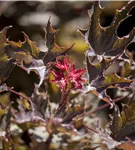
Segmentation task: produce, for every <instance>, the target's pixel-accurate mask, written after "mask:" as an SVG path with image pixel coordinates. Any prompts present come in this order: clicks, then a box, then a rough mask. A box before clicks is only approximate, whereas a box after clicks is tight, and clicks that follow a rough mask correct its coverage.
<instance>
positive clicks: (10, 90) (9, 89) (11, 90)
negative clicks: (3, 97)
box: [7, 86, 30, 101]
mask: <svg viewBox="0 0 135 150" xmlns="http://www.w3.org/2000/svg"><path fill="white" fill-rule="evenodd" d="M7 89H8V91H9V92H12V93H14V94H16V95H18V96H20V97H23V98H25V99H27V100H28V101H30V99H29V98H28V97H27V96H25V95H22V94H20V93H18V92H16V91H14V90H13V89H11V88H10V87H8V86H7Z"/></svg>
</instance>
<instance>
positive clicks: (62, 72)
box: [51, 56, 85, 91]
mask: <svg viewBox="0 0 135 150" xmlns="http://www.w3.org/2000/svg"><path fill="white" fill-rule="evenodd" d="M54 66H55V67H56V68H58V69H59V71H55V70H52V71H51V72H52V74H53V76H54V77H55V79H54V80H52V82H56V83H58V84H59V85H60V87H61V90H62V91H65V90H66V89H67V87H68V85H69V84H70V83H73V85H74V88H76V89H81V88H82V82H84V79H82V75H83V74H84V72H85V69H76V68H75V64H74V63H73V64H71V63H70V61H69V59H68V57H67V56H65V57H64V59H63V60H62V59H60V57H59V58H57V60H56V63H54Z"/></svg>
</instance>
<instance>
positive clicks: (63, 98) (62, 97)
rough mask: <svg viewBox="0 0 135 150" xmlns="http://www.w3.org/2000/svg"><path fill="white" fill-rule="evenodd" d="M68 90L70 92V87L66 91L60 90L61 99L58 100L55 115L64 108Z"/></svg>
mask: <svg viewBox="0 0 135 150" xmlns="http://www.w3.org/2000/svg"><path fill="white" fill-rule="evenodd" d="M69 92H70V89H69V90H68V91H66V92H62V96H61V101H60V104H59V107H58V108H57V110H56V113H55V116H56V115H58V114H59V113H60V112H62V111H64V110H65V108H66V105H67V101H68V94H69Z"/></svg>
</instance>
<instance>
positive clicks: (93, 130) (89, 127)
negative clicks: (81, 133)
mask: <svg viewBox="0 0 135 150" xmlns="http://www.w3.org/2000/svg"><path fill="white" fill-rule="evenodd" d="M84 126H85V127H86V128H87V129H89V130H91V131H93V132H95V133H98V131H96V130H95V129H92V128H90V127H88V126H87V125H84Z"/></svg>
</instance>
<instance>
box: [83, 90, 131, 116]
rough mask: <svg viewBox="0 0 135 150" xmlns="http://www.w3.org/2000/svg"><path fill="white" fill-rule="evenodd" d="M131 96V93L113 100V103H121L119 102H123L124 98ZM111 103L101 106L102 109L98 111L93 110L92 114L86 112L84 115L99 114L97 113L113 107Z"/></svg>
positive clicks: (97, 109)
mask: <svg viewBox="0 0 135 150" xmlns="http://www.w3.org/2000/svg"><path fill="white" fill-rule="evenodd" d="M130 94H131V93H129V94H127V95H126V96H124V97H119V98H116V99H114V100H112V101H111V103H116V102H119V101H121V100H123V99H124V98H126V97H128V96H129V95H130ZM111 103H106V104H104V105H103V106H100V107H98V108H96V109H95V110H93V111H92V112H86V113H84V115H91V114H93V113H95V112H97V111H99V110H102V109H104V108H107V107H109V106H110V105H111Z"/></svg>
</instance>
